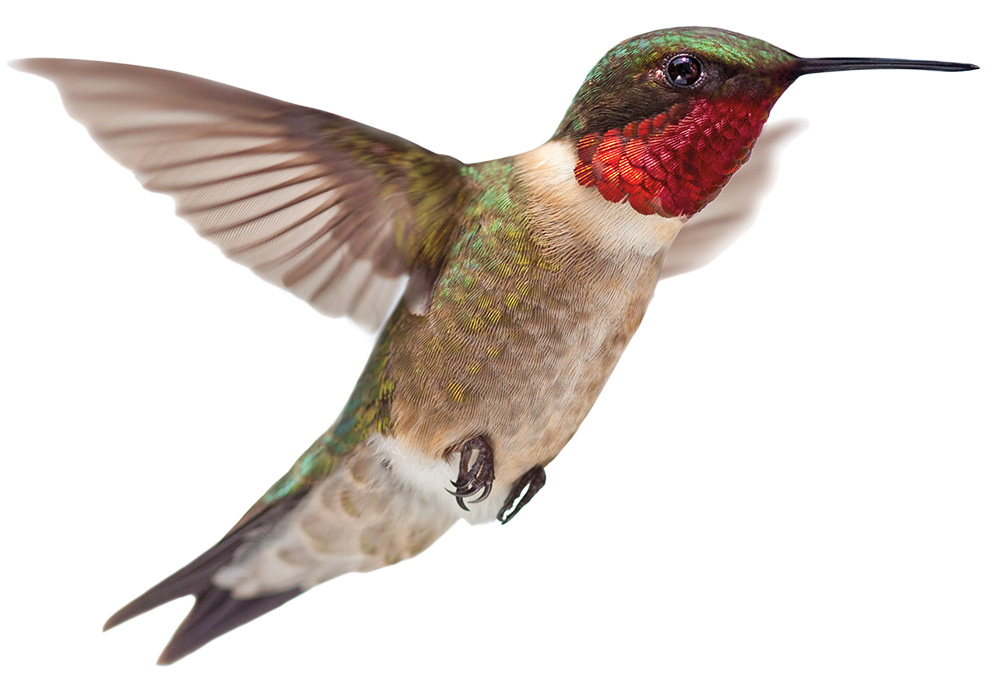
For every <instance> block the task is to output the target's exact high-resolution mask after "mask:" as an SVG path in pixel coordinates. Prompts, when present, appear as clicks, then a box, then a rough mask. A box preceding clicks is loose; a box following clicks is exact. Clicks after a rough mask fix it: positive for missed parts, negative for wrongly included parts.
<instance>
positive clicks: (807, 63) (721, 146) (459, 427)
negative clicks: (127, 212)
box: [14, 27, 977, 664]
mask: <svg viewBox="0 0 1000 689" xmlns="http://www.w3.org/2000/svg"><path fill="white" fill-rule="evenodd" d="M14 66H15V67H16V68H18V69H21V70H23V71H26V72H30V73H32V74H37V75H39V76H42V77H45V78H47V79H50V80H52V81H53V82H54V83H55V85H56V87H57V88H58V89H59V92H60V94H61V96H62V98H63V101H64V104H65V106H66V108H67V110H68V112H69V114H70V115H71V116H72V117H74V118H75V119H77V120H79V121H80V122H82V123H83V124H84V125H85V126H86V127H87V129H88V130H89V132H90V134H91V136H92V137H93V138H94V139H95V140H96V141H97V143H98V144H99V145H100V146H101V147H102V148H103V149H104V150H105V151H106V152H107V153H109V154H110V155H111V156H112V157H113V158H114V159H115V160H117V161H118V162H119V163H121V164H123V165H124V166H126V167H128V168H129V169H131V170H132V171H133V172H134V173H135V174H136V176H137V177H138V179H139V180H140V181H141V182H142V184H143V185H144V186H145V187H146V188H147V189H150V190H152V191H156V192H161V193H165V194H169V195H170V196H172V197H173V198H174V199H175V201H176V204H177V213H178V214H179V215H180V216H181V217H183V218H184V219H186V220H187V221H188V222H189V223H190V224H191V225H193V226H194V228H195V229H196V230H197V232H198V233H199V234H200V235H202V236H203V237H205V238H207V239H208V240H209V241H211V242H213V243H214V244H215V245H216V246H218V247H219V248H220V249H221V250H222V252H223V253H224V254H225V255H226V256H227V257H229V258H231V259H232V260H234V261H237V262H239V263H241V264H243V265H245V266H247V267H249V268H251V269H252V270H253V271H254V272H255V273H257V274H258V275H260V276H261V277H262V278H264V279H265V280H268V281H269V282H272V283H274V284H276V285H278V286H280V287H283V288H284V289H286V290H288V291H290V292H292V293H293V294H295V295H296V296H298V297H300V298H302V299H304V300H305V301H307V302H308V303H309V304H311V305H312V306H313V307H314V308H315V309H316V310H318V311H319V312H321V313H323V314H326V315H328V316H348V317H349V318H351V319H352V320H354V321H355V322H356V323H358V324H359V325H361V326H363V327H365V328H367V329H369V330H375V329H378V328H379V327H380V326H381V329H380V331H379V335H378V337H377V340H376V343H375V346H374V350H373V352H372V354H371V357H370V359H369V361H368V363H367V365H366V366H365V368H364V370H363V372H362V373H361V377H360V379H359V380H358V382H357V385H356V387H355V389H354V391H353V392H352V393H351V395H350V397H349V398H348V400H347V403H346V405H345V407H344V409H343V411H342V412H341V414H340V416H339V417H337V418H336V420H335V421H334V422H333V425H332V426H331V427H330V428H329V429H328V430H327V431H326V432H324V433H323V434H322V435H321V436H320V437H319V438H318V439H317V440H316V441H315V442H314V443H313V444H312V445H311V446H310V447H309V448H308V449H307V450H306V451H305V452H304V453H303V454H302V455H301V456H300V457H299V458H298V459H297V460H296V461H295V463H294V465H293V466H292V468H291V469H290V470H289V471H288V472H287V473H286V474H285V475H284V476H282V477H281V478H280V479H278V481H277V482H275V483H274V484H273V485H272V486H271V487H270V488H269V489H268V490H267V491H266V492H265V493H264V494H263V496H262V497H261V498H260V499H259V500H258V501H257V502H256V503H254V504H253V506H252V507H251V508H250V509H249V511H248V512H247V513H246V514H245V515H244V516H243V517H242V518H241V519H240V520H239V521H238V522H237V523H236V524H235V526H233V528H232V529H231V530H230V531H229V532H228V533H227V534H225V536H223V538H222V539H221V540H220V541H219V542H218V543H216V544H215V545H214V546H212V547H211V548H209V549H208V550H207V551H206V552H205V553H203V554H202V555H200V556H199V557H197V558H195V559H194V560H193V561H192V562H191V563H190V564H188V565H187V566H185V567H183V568H182V569H180V570H179V571H177V572H176V573H174V574H172V575H171V576H169V577H167V578H166V579H164V580H163V581H162V582H160V583H159V584H157V585H156V586H154V587H152V588H151V589H150V590H149V591H147V592H146V593H144V594H142V595H141V596H139V597H138V598H136V599H135V600H134V601H132V602H131V603H129V604H128V605H126V606H125V607H123V608H122V609H121V610H119V611H118V612H117V613H115V614H114V615H112V616H111V618H110V619H109V620H108V621H107V624H106V625H105V629H110V628H111V627H115V626H117V625H119V624H121V623H122V622H125V621H126V620H129V619H131V618H133V617H135V616H137V615H140V614H142V613H145V612H147V611H149V610H151V609H152V608H155V607H157V606H159V605H161V604H163V603H166V602H168V601H172V600H174V599H177V598H181V597H184V596H188V595H193V596H194V597H195V602H194V606H193V608H192V609H191V611H190V613H189V614H188V615H187V617H186V618H185V619H184V620H183V621H182V622H181V624H180V626H179V628H178V629H177V630H176V632H175V634H174V636H173V638H172V639H171V641H170V642H169V644H168V645H167V646H166V648H165V650H164V651H163V654H162V655H161V656H160V661H159V662H160V663H162V664H166V663H171V662H174V661H176V660H178V659H179V658H182V657H184V656H185V655H187V654H189V653H191V652H193V651H195V650H196V649H198V648H200V647H201V646H203V645H204V644H206V643H208V642H209V641H211V640H213V639H215V638H217V637H218V636H220V635H222V634H224V633H226V632H228V631H230V630H232V629H234V628H236V627H238V626H240V625H243V624H245V623H247V622H249V621H251V620H253V619H255V618H257V617H259V616H260V615H263V614H264V613H267V612H269V611H270V610H273V609H274V608H277V607H278V606H280V605H282V604H284V603H286V602H288V601H289V600H291V599H292V598H295V597H296V596H298V595H299V594H301V593H303V592H304V591H306V590H307V589H309V588H310V587H312V586H314V585H316V584H319V583H321V582H323V581H326V580H328V579H332V578H334V577H337V576H339V575H342V574H346V573H348V572H367V571H371V570H374V569H378V568H380V567H385V566H387V565H392V564H394V563H397V562H399V561H401V560H403V559H406V558H409V557H412V556H414V555H417V554H418V553H420V552H421V551H423V550H424V549H425V548H427V547H428V546H429V545H430V544H431V543H433V542H434V541H435V540H437V539H438V538H439V537H441V536H442V535H443V534H444V533H445V532H446V531H447V530H448V529H449V528H450V527H451V526H452V525H453V524H454V523H455V522H456V521H457V520H458V519H461V518H464V519H466V520H468V521H469V522H471V523H483V522H489V521H492V520H494V519H495V520H498V521H500V522H501V523H507V522H509V521H510V520H511V519H512V518H513V517H514V516H515V515H517V514H518V513H519V512H520V510H522V509H523V508H524V507H525V506H526V505H527V504H528V503H529V502H530V501H531V500H532V499H533V498H534V497H535V496H536V495H537V493H538V492H539V490H540V489H541V488H542V487H543V486H544V485H545V479H546V475H545V467H546V466H547V465H548V464H549V462H551V461H552V460H553V459H554V458H555V457H556V455H558V454H559V452H560V451H561V450H562V448H563V446H564V445H566V443H567V442H568V441H569V439H570V438H571V437H572V436H573V434H574V432H575V431H576V430H577V428H578V427H579V426H580V424H581V423H582V421H583V419H584V417H585V416H586V415H587V413H588V412H589V410H590V409H591V407H592V405H593V404H594V402H595V400H596V399H597V396H598V395H599V394H600V392H601V389H602V388H603V386H604V384H605V382H606V381H607V380H608V377H609V376H610V374H611V371H612V369H613V368H614V366H615V364H616V363H617V361H618V359H619V357H620V355H621V354H622V351H623V350H624V348H625V346H626V345H627V344H628V342H629V340H630V338H631V337H632V335H633V333H634V332H635V330H636V328H637V327H638V326H639V323H640V321H641V320H642V318H643V315H644V313H645V311H646V308H647V305H648V304H649V301H650V299H651V298H652V295H653V291H654V288H655V286H656V284H657V282H658V281H659V279H660V277H661V271H662V269H663V265H664V257H665V255H666V254H667V252H668V250H669V249H670V246H671V243H672V242H673V241H674V239H675V238H676V237H677V235H678V232H679V231H680V230H681V227H682V226H683V225H684V224H685V222H687V221H688V220H689V219H690V218H691V217H692V216H694V215H695V214H697V213H698V212H699V211H701V210H702V209H703V208H704V207H705V206H706V205H707V204H708V203H710V202H711V201H712V200H713V199H714V198H715V197H716V196H717V195H718V194H719V192H720V191H721V190H722V188H723V187H724V186H725V185H726V183H727V182H728V181H729V179H730V177H731V176H732V175H733V174H734V173H735V172H736V171H737V170H738V169H739V168H740V166H741V165H743V164H744V163H745V162H746V161H747V159H748V158H749V156H750V153H751V150H752V149H753V147H754V144H755V142H756V141H757V138H758V136H759V135H760V134H761V131H762V128H763V127H764V124H765V122H766V120H767V118H768V114H769V112H770V110H771V108H772V106H773V105H774V104H775V102H776V101H777V100H778V98H779V97H780V96H781V95H782V94H783V93H784V91H785V90H786V89H787V88H788V87H789V86H790V85H791V84H792V83H793V82H794V81H795V80H796V79H798V78H799V77H801V76H804V75H807V74H815V73H821V72H834V71H843V70H867V69H918V70H937V71H952V72H954V71H965V70H973V69H977V67H976V66H975V65H971V64H962V63H953V62H937V61H923V60H901V59H880V58H799V57H796V56H795V55H793V54H791V53H789V52H786V51H784V50H782V49H780V48H777V47H775V46H773V45H770V44H769V43H766V42H764V41H761V40H758V39H755V38H751V37H748V36H744V35H741V34H738V33H733V32H730V31H725V30H721V29H716V28H704V27H686V28H675V29H666V30H660V31H653V32H650V33H646V34H643V35H640V36H636V37H634V38H631V39H628V40H626V41H623V42H622V43H619V44H618V45H617V46H615V47H614V48H612V49H611V50H610V51H609V52H608V53H607V54H606V55H605V56H604V57H603V58H602V59H601V60H600V61H599V62H598V63H597V64H596V66H595V67H594V68H593V69H592V70H591V71H590V73H589V74H588V75H587V77H586V80H585V82H584V83H583V85H582V86H581V88H580V89H579V91H578V92H577V94H576V96H575V98H574V99H573V101H572V103H571V104H570V106H569V109H568V111H567V112H566V115H565V117H564V118H563V120H562V122H561V123H560V124H559V126H558V128H557V129H556V131H555V133H554V135H553V136H552V138H551V139H550V140H549V141H547V142H546V143H544V144H542V145H541V146H539V147H538V148H535V149H533V150H530V151H528V152H526V153H521V154H519V155H514V156H511V157H507V158H501V159H498V160H490V161H486V162H481V163H476V164H465V163H462V162H460V161H458V160H456V159H454V158H451V157H448V156H444V155H439V154H436V153H433V152H431V151H429V150H427V149H424V148H421V147H420V146H417V145H415V144H413V143H411V142H409V141H406V140H404V139H402V138H400V137H397V136H394V135H392V134H389V133H386V132H383V131H380V130H378V129H374V128H372V127H368V126H365V125H363V124H361V123H358V122H354V121H352V120H349V119H346V118H343V117H339V116H337V115H333V114H330V113H327V112H323V111H321V110H315V109H312V108H308V107H303V106H299V105H294V104H291V103H287V102H283V101H280V100H276V99H273V98H268V97H266V96H262V95H259V94H256V93H252V92H249V91H245V90H242V89H239V88H235V87H232V86H227V85H224V84H220V83H217V82H213V81H208V80H205V79H201V78H197V77H193V76H189V75H186V74H180V73H177V72H170V71H164V70H159V69H151V68H146V67H137V66H131V65H123V64H114V63H105V62H91V61H81V60H62V59H28V60H23V61H20V62H17V63H15V64H14Z"/></svg>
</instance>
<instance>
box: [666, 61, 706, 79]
mask: <svg viewBox="0 0 1000 689" xmlns="http://www.w3.org/2000/svg"><path fill="white" fill-rule="evenodd" d="M665 71H666V73H667V81H669V82H670V83H671V84H673V85H674V86H694V85H695V84H696V83H698V80H699V79H700V78H701V63H700V62H699V61H698V58H696V57H692V56H691V55H674V56H673V57H672V58H670V59H669V60H668V61H667V65H666V70H665Z"/></svg>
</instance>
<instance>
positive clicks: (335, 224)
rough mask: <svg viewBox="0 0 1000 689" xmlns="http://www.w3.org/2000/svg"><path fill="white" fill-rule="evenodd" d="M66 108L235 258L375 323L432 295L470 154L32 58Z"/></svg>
mask: <svg viewBox="0 0 1000 689" xmlns="http://www.w3.org/2000/svg"><path fill="white" fill-rule="evenodd" d="M14 66H15V67H16V68H18V69H20V70H23V71H25V72H30V73H32V74H37V75H39V76H43V77H45V78H47V79H50V80H52V81H53V82H54V83H55V85H56V87H57V88H58V89H59V92H60V94H61V96H62V99H63V102H64V104H65V106H66V110H67V111H68V112H69V114H70V115H71V116H72V117H73V118H75V119H76V120H78V121H80V122H82V123H83V124H84V126H86V127H87V130H88V131H89V132H90V134H91V136H93V138H94V139H95V140H96V141H97V143H98V144H99V145H100V146H101V148H103V149H104V150H105V151H106V152H107V153H108V154H110V155H111V157H113V158H114V159H115V160H117V161H118V162H119V163H121V164H122V165H124V166H125V167H127V168H129V169H130V170H132V171H133V172H134V173H135V174H136V177H137V178H138V179H139V181H141V182H142V184H143V186H145V187H146V188H147V189H150V190H152V191H157V192H163V193H166V194H169V195H170V196H172V197H173V198H174V200H175V201H176V202H177V214H178V215H180V216H181V217H183V218H184V219H185V220H187V221H188V222H189V223H191V224H192V225H193V226H194V227H195V229H196V230H197V231H198V233H199V234H200V235H201V236H203V237H205V238H207V239H209V240H210V241H211V242H213V243H214V244H215V245H216V246H218V247H219V248H220V249H222V251H223V253H225V254H226V256H228V257H229V258H231V259H233V260H234V261H237V262H238V263H241V264H243V265H245V266H247V267H249V268H251V269H252V270H253V271H254V272H255V273H257V274H258V275H260V276H261V277H263V278H264V279H265V280H267V281H269V282H272V283H274V284H276V285H279V286H280V287H284V288H285V289H287V290H289V291H291V292H292V293H293V294H295V295H297V296H299V297H301V298H302V299H305V300H306V301H307V302H309V303H310V304H311V305H312V306H313V307H315V308H316V309H317V310H318V311H320V312H322V313H324V314H327V315H329V316H341V315H345V314H346V315H348V316H350V317H351V318H353V319H354V320H355V321H356V322H358V323H359V324H360V325H362V326H364V327H367V328H369V329H374V328H376V327H378V325H379V324H380V323H381V322H382V320H383V318H384V317H385V315H386V313H387V312H388V310H389V309H390V308H391V307H392V305H393V302H394V300H395V298H396V296H397V295H398V293H399V288H400V287H401V285H402V282H403V280H404V279H405V278H406V276H407V274H409V275H410V278H411V279H410V285H409V287H408V288H407V291H406V300H407V305H408V306H409V308H410V309H411V310H412V311H414V312H416V313H422V312H423V310H425V309H426V307H427V303H428V302H429V299H430V291H431V290H432V288H433V284H434V281H435V279H436V278H437V273H438V271H439V270H440V267H441V263H442V261H443V257H444V246H445V244H446V242H447V239H448V237H449V235H450V231H451V228H452V226H453V224H452V214H453V213H454V212H455V211H454V209H455V208H456V206H457V205H459V203H460V197H461V195H462V182H461V177H460V174H459V170H460V167H461V163H459V161H457V160H455V159H453V158H449V157H446V156H439V155H437V154H434V153H431V152H430V151H427V150H425V149H423V148H420V147H419V146H416V145H414V144H412V143H410V142H409V141H406V140H404V139H401V138H399V137H396V136H393V135H392V134H388V133H386V132H382V131H379V130H377V129H373V128H371V127H366V126H365V125H363V124H360V123H358V122H354V121H352V120H348V119H346V118H343V117H338V116H336V115H331V114H329V113H326V112H323V111H320V110H314V109H312V108H305V107H302V106H299V105H293V104H291V103H286V102H283V101H280V100H276V99H273V98H268V97H266V96H261V95H258V94H256V93H251V92H250V91H244V90H242V89H238V88H234V87H232V86H226V85H225V84H220V83H217V82H214V81H208V80H206V79H200V78H197V77H192V76H189V75H186V74H180V73H177V72H169V71H164V70H159V69H149V68H146V67H135V66H131V65H121V64H114V63H107V62H88V61H82V60H57V59H30V60H23V61H20V62H17V63H15V64H14Z"/></svg>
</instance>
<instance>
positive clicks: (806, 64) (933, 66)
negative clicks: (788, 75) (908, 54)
mask: <svg viewBox="0 0 1000 689" xmlns="http://www.w3.org/2000/svg"><path fill="white" fill-rule="evenodd" d="M854 69H926V70H931V71H934V72H967V71H969V70H970V69H979V67H977V66H976V65H970V64H967V63H964V62H937V61H935V60H894V59H884V58H878V57H806V58H799V61H798V63H797V64H796V66H795V70H794V72H795V76H801V75H802V74H818V73H820V72H846V71H848V70H854Z"/></svg>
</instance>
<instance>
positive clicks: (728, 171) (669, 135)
mask: <svg viewBox="0 0 1000 689" xmlns="http://www.w3.org/2000/svg"><path fill="white" fill-rule="evenodd" d="M774 100H776V99H766V102H761V101H760V100H758V101H756V102H749V101H745V100H728V99H726V100H716V101H710V100H707V99H705V100H699V101H697V102H696V103H695V104H694V106H693V107H692V108H691V110H690V112H688V113H687V114H686V115H684V116H683V117H681V118H680V120H678V121H676V122H674V123H672V124H669V123H668V120H669V119H672V118H671V117H670V114H669V113H661V114H659V115H657V116H656V117H651V118H649V119H645V120H642V121H641V122H631V123H629V124H628V125H626V126H625V128H624V129H621V130H618V129H611V130H609V131H607V132H605V133H604V134H587V135H586V136H584V137H583V138H582V139H580V141H579V142H578V143H577V153H578V155H579V158H580V160H579V162H577V164H576V169H575V170H574V172H575V173H576V179H577V181H578V182H579V183H580V184H581V185H583V186H585V187H594V186H596V187H597V189H598V191H600V192H601V195H602V196H604V198H606V199H607V200H608V201H613V202H618V201H621V200H622V199H625V198H628V201H629V203H630V204H631V205H632V208H634V209H635V210H637V211H638V212H640V213H642V214H644V215H652V214H654V213H656V214H659V215H663V216H667V217H675V216H680V215H683V216H691V215H694V214H695V213H697V212H698V211H700V210H701V209H702V208H704V207H705V204H707V203H708V202H709V201H711V200H712V199H714V198H715V197H716V195H718V193H719V191H720V190H721V189H722V187H723V185H725V183H726V182H728V181H729V178H730V177H731V176H732V174H733V173H734V172H736V171H737V170H738V169H739V167H740V165H742V164H743V163H745V162H746V160H747V158H749V157H750V149H752V148H753V144H754V141H756V139H757V137H758V136H759V135H760V130H761V128H762V127H763V126H764V122H765V121H766V120H767V115H768V112H770V110H771V106H772V105H774Z"/></svg>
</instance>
